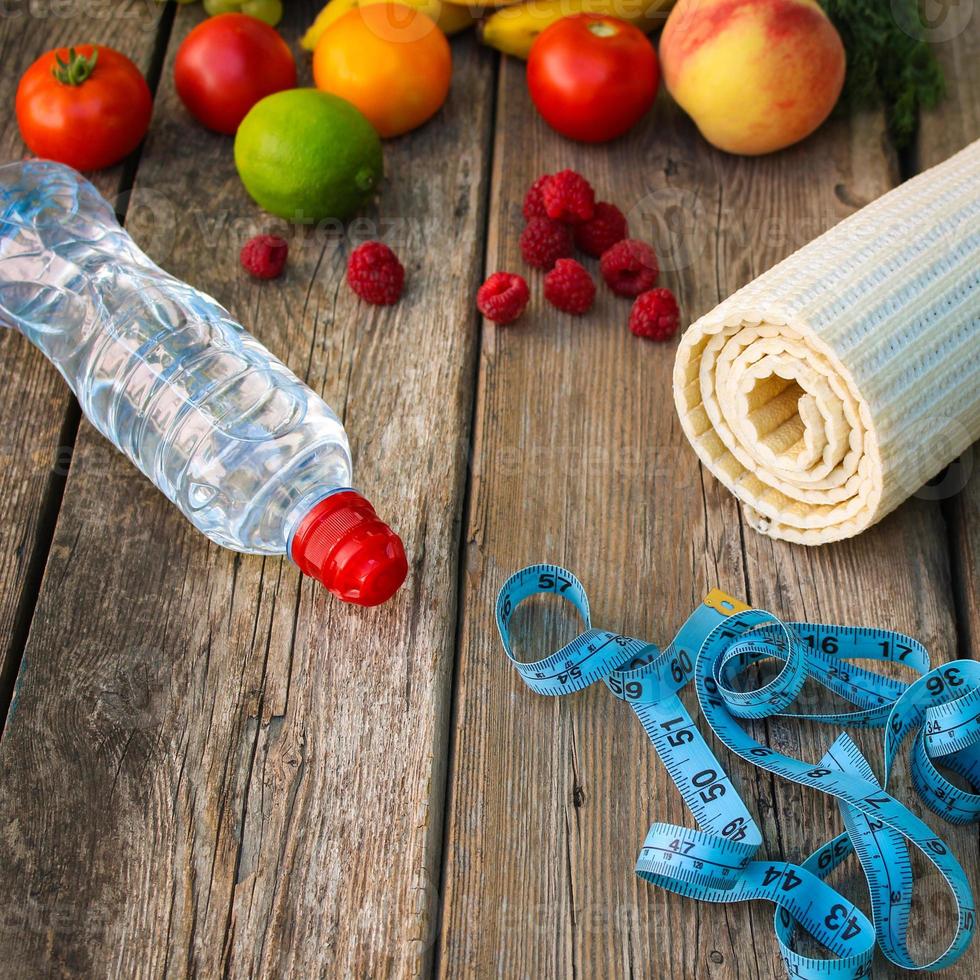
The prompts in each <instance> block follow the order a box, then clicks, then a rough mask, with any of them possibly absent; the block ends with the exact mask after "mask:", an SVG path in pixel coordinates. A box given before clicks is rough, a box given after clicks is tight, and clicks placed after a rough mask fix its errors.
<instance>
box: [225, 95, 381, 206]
mask: <svg viewBox="0 0 980 980" xmlns="http://www.w3.org/2000/svg"><path fill="white" fill-rule="evenodd" d="M235 166H236V167H238V176H239V177H241V178H242V183H243V184H244V185H245V189H246V190H247V191H248V192H249V194H251V195H252V197H253V198H254V199H255V203H256V204H258V205H259V207H261V208H264V209H265V210H266V211H271V212H272V213H273V214H277V215H279V217H280V218H286V219H287V220H288V221H299V222H303V223H305V224H312V223H315V222H317V221H322V220H323V219H325V218H339V219H341V220H343V219H344V218H347V217H349V216H350V215H352V214H353V213H354V212H355V211H357V210H358V208H360V207H362V206H363V205H364V204H365V202H367V201H368V200H369V199H370V198H371V196H372V195H373V194H374V192H375V190H376V189H377V186H378V184H379V182H380V181H381V175H382V172H383V165H382V157H381V140H380V139H378V134H377V133H376V132H375V130H374V127H373V126H372V125H371V124H370V123H369V122H368V121H367V119H365V117H364V116H363V115H362V114H361V113H360V111H359V110H357V109H355V108H354V106H352V105H351V104H350V103H349V102H347V101H346V100H345V99H341V98H338V97H337V96H336V95H329V94H328V93H326V92H320V91H318V90H317V89H315V88H294V89H289V90H287V91H285V92H276V93H275V94H274V95H268V96H266V97H265V98H264V99H262V100H261V101H260V102H257V103H256V104H255V105H254V106H252V108H251V109H250V110H249V113H248V115H247V116H246V117H245V118H244V119H243V120H242V122H241V125H240V126H239V127H238V132H237V133H236V134H235Z"/></svg>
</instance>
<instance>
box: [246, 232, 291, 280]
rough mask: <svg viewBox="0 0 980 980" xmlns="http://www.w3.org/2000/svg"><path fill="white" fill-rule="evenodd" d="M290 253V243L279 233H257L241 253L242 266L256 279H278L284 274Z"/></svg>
mask: <svg viewBox="0 0 980 980" xmlns="http://www.w3.org/2000/svg"><path fill="white" fill-rule="evenodd" d="M288 254H289V243H288V242H287V241H286V239H285V238H280V237H279V236H278V235H256V236H255V237H254V238H250V239H249V240H248V241H247V242H246V243H245V244H244V245H243V246H242V250H241V252H240V253H239V256H238V257H239V259H240V260H241V263H242V268H243V269H244V270H245V271H246V272H247V273H248V274H249V275H250V276H255V278H256V279H276V278H277V277H278V276H280V275H281V274H282V270H283V269H284V268H285V265H286V256H287V255H288Z"/></svg>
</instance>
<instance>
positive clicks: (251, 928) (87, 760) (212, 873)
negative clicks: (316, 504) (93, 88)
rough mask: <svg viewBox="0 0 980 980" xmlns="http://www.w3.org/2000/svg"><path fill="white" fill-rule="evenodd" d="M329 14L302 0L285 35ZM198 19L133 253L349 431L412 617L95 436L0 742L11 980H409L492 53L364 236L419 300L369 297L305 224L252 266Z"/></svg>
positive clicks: (471, 371)
mask: <svg viewBox="0 0 980 980" xmlns="http://www.w3.org/2000/svg"><path fill="white" fill-rule="evenodd" d="M315 7H316V4H314V3H299V4H290V5H289V6H288V10H287V18H286V20H285V21H284V24H283V30H284V33H285V34H286V36H287V37H288V38H289V39H290V40H293V41H295V39H296V38H297V37H298V36H299V33H300V31H301V29H302V28H303V27H305V26H306V23H307V22H308V21H309V20H310V19H311V18H312V15H313V13H314V9H315ZM202 16H203V14H202V12H201V10H200V8H199V7H198V6H193V7H181V8H180V9H179V12H178V14H177V19H176V23H175V26H174V31H173V36H172V38H171V40H170V45H169V49H168V53H167V59H166V63H165V65H164V72H163V81H162V84H161V87H160V95H159V98H158V101H157V106H156V114H155V120H154V125H153V129H152V132H151V134H150V137H149V140H148V143H147V146H146V150H145V152H144V155H143V158H142V161H141V165H140V168H139V172H138V173H137V177H136V187H135V191H134V198H133V206H134V207H135V206H136V205H138V206H139V207H140V209H141V210H142V211H143V217H142V219H141V220H142V224H141V229H142V232H141V233H140V232H137V238H138V239H139V240H140V241H141V242H142V243H143V244H145V245H146V246H147V249H148V251H149V252H150V253H151V255H152V256H153V257H154V258H155V259H157V260H159V261H160V262H161V264H163V265H164V266H165V267H167V268H168V269H170V270H171V271H173V272H174V273H175V274H176V275H178V276H181V277H183V278H186V279H187V280H189V281H191V282H193V283H195V284H196V285H198V286H201V287H202V288H204V289H205V290H207V291H209V292H211V293H212V294H214V295H215V296H216V297H218V298H219V300H221V301H222V302H223V303H225V305H227V306H228V307H229V309H231V310H232V311H233V312H234V313H235V314H236V315H237V316H238V317H239V318H240V319H241V320H242V321H244V322H245V323H246V324H248V325H249V326H250V327H251V328H252V329H253V330H254V331H255V332H256V333H257V335H258V336H259V337H260V339H262V340H263V341H265V342H266V343H267V344H268V345H269V346H270V348H271V349H272V350H273V351H274V352H275V353H277V354H278V355H280V356H281V357H283V358H284V359H285V360H286V361H287V363H289V364H290V366H291V367H293V368H294V369H295V370H296V371H297V372H298V373H299V374H300V375H302V376H304V377H305V378H307V379H308V381H309V382H310V384H311V385H312V386H313V387H314V388H315V389H316V390H317V391H319V392H322V393H323V394H324V395H325V396H326V397H327V398H328V400H329V401H330V402H331V403H332V404H333V405H334V407H335V408H336V409H337V410H338V411H339V412H340V413H341V414H342V415H343V417H344V419H345V421H346V423H347V424H348V427H349V430H350V433H351V436H352V443H353V450H354V454H355V465H356V466H357V480H358V485H359V487H360V488H362V489H363V491H364V492H365V493H366V494H367V495H369V496H370V497H371V498H372V499H374V500H375V501H376V503H377V505H378V507H379V509H380V510H381V511H382V513H383V514H384V515H385V516H386V517H388V518H389V519H390V520H391V522H392V524H393V525H394V526H395V527H396V528H397V529H398V530H399V531H400V532H401V534H402V535H403V538H404V541H405V544H406V547H407V549H408V551H409V554H410V557H411V562H412V571H411V575H410V579H409V582H408V583H407V585H406V587H405V588H404V590H403V591H402V592H401V593H400V595H399V598H398V599H397V601H395V602H392V603H390V604H388V605H386V606H384V607H382V608H379V609H377V610H374V611H367V612H366V611H364V610H360V609H352V608H345V607H342V606H341V604H340V603H338V602H336V601H335V600H333V599H332V598H330V597H329V596H328V595H327V594H326V593H325V592H324V591H323V590H322V589H320V588H319V587H317V586H315V584H314V583H311V582H306V583H301V581H300V576H299V573H298V571H297V570H296V569H295V568H294V567H293V566H292V565H291V564H289V563H287V562H284V561H279V560H266V561H263V560H260V559H258V558H251V557H243V556H235V555H234V554H232V553H230V552H227V551H224V550H222V549H220V548H218V547H215V546H212V545H210V544H209V543H208V542H207V540H206V539H204V538H203V537H202V536H201V535H199V534H197V533H196V532H195V531H194V530H193V529H192V528H190V526H189V525H188V524H187V523H186V522H185V521H184V519H183V518H182V517H181V516H180V515H179V513H178V512H177V511H176V510H175V509H174V508H173V507H172V506H171V505H170V504H168V503H167V502H166V500H164V499H163V498H162V497H161V495H160V494H159V493H158V492H157V491H156V490H154V488H153V487H152V486H150V485H149V483H148V482H147V481H146V480H145V479H144V478H143V477H141V476H140V475H139V474H138V473H137V472H136V471H135V470H134V469H133V468H132V467H131V466H130V465H129V464H128V463H127V462H126V461H125V460H124V459H122V458H121V457H120V456H119V455H118V454H116V453H114V452H113V450H112V449H111V447H109V446H108V445H107V444H106V443H105V441H104V440H102V439H101V438H100V437H99V436H97V435H96V434H95V433H94V431H93V430H92V429H91V428H90V427H88V425H87V424H84V423H83V426H82V429H81V432H80V434H79V440H78V448H77V453H76V458H75V462H74V463H73V466H72V470H71V474H70V478H69V480H68V484H67V488H66V492H65V499H64V503H63V506H62V510H61V513H60V515H59V519H58V524H57V529H56V532H55V537H54V543H53V546H52V549H51V554H50V558H49V561H48V567H47V570H46V573H45V576H44V582H43V585H42V588H41V594H40V597H39V600H38V607H37V613H36V616H35V620H34V625H33V628H32V631H31V636H30V641H29V644H28V648H27V652H26V655H25V659H24V665H23V667H22V669H21V677H20V682H19V694H18V699H17V704H16V710H15V711H13V712H12V714H11V718H10V722H9V724H8V728H7V732H6V736H5V738H4V742H3V751H2V753H0V786H2V788H3V797H2V801H0V828H2V835H3V836H2V842H3V847H2V849H0V853H2V857H0V864H2V867H0V878H2V879H3V880H4V881H5V882H8V883H9V888H10V890H11V892H12V894H11V902H12V903H13V904H15V905H16V907H17V908H18V910H19V912H18V916H17V921H16V922H15V921H12V920H11V919H10V918H9V917H7V918H5V919H4V920H3V922H4V924H3V929H2V932H0V944H2V948H3V956H4V962H5V963H7V964H8V965H9V964H14V974H15V975H18V976H37V975H53V974H62V973H79V974H84V975H96V976H101V975H111V976H120V977H131V976H151V975H173V976H182V975H186V974H190V973H196V974H200V975H203V976H215V975H219V974H223V973H226V972H227V973H228V974H229V975H234V976H248V975H266V976H287V975H291V976H305V977H313V976H347V975H358V976H367V975H371V976H387V975H391V976H408V975H413V974H416V973H419V972H423V971H424V970H425V968H426V963H427V962H428V960H429V959H430V957H431V954H432V941H431V936H432V933H433V928H434V926H433V923H434V916H435V913H436V904H437V890H438V876H439V848H440V845H441V840H442V813H443V796H442V793H443V788H444V780H445V760H446V746H445V738H446V734H447V721H448V708H449V684H450V675H451V669H452V658H453V645H454V641H455V630H456V589H457V555H458V535H459V523H460V513H461V508H462V495H463V491H464V486H465V467H466V453H465V447H466V446H467V445H468V442H469V422H470V411H471V406H472V400H473V395H472V384H473V379H474V377H475V353H476V336H477V323H476V317H475V314H474V312H473V310H472V295H473V293H474V291H475V289H476V286H477V284H478V277H479V274H480V271H481V264H482V244H483V238H484V209H485V183H486V178H487V174H486V166H487V164H486V161H487V159H488V152H487V150H488V140H489V134H490V123H491V120H490V107H491V105H492V97H491V84H492V79H493V74H494V58H493V56H492V55H491V54H490V53H489V52H487V51H486V50H483V49H480V48H478V47H477V45H476V43H475V39H474V38H473V37H472V36H470V37H467V38H464V39H461V40H460V41H459V42H458V43H455V44H454V54H455V56H456V70H455V77H454V79H453V90H452V95H451V97H450V100H449V102H448V104H447V105H446V106H445V107H444V109H443V110H442V111H441V112H440V114H439V116H438V117H437V118H436V119H435V120H433V121H432V122H431V123H430V124H429V125H428V126H426V127H425V128H423V129H421V130H419V131H418V132H417V133H414V134H412V135H410V136H408V137H405V138H403V139H400V140H397V141H392V142H390V143H388V144H387V146H386V165H387V181H386V183H385V187H384V190H383V193H382V195H381V199H380V203H379V204H378V206H377V208H376V209H374V210H372V211H371V212H370V213H369V214H367V215H366V216H365V217H364V218H363V219H361V221H360V223H359V224H358V223H355V224H354V225H352V226H351V228H350V229H349V239H350V240H359V239H361V238H369V237H381V236H386V237H388V238H389V239H391V240H393V241H394V242H395V243H396V244H397V247H398V248H399V250H400V252H401V254H402V255H403V257H404V259H405V261H406V264H407V268H408V282H409V285H408V288H407V292H406V295H405V297H404V299H403V301H402V302H401V303H400V304H399V306H398V307H397V308H393V309H391V310H375V309H371V308H368V307H366V306H364V305H362V304H361V303H360V302H359V301H357V300H356V298H355V297H353V295H352V294H351V293H350V291H349V290H348V289H347V287H346V286H345V285H344V283H343V271H344V268H345V261H346V255H347V253H348V249H349V245H350V240H348V238H347V237H341V236H337V235H331V234H329V233H328V232H327V231H324V230H319V231H309V232H305V231H303V230H302V229H291V230H289V231H288V234H289V236H290V242H291V254H290V264H289V267H288V271H287V273H286V276H285V278H284V279H283V280H282V281H280V282H277V283H266V284H257V283H253V282H251V281H248V280H247V277H246V276H245V275H244V273H243V272H242V271H241V269H240V268H239V266H238V258H237V256H238V250H239V249H240V247H241V245H242V244H243V242H244V241H245V239H246V238H247V237H248V236H249V234H251V233H252V231H253V230H258V229H259V228H261V229H263V230H267V229H271V228H278V227H279V226H277V225H276V223H275V222H270V221H268V220H267V219H266V218H264V217H262V216H261V215H260V212H259V211H258V209H257V208H256V207H255V206H254V205H253V204H252V203H251V201H250V200H249V199H248V198H247V196H246V195H245V192H244V190H243V189H242V187H241V185H240V183H239V181H238V179H237V177H236V175H235V170H234V165H233V161H232V153H231V141H230V140H229V139H228V138H225V137H219V136H216V135H212V134H208V133H206V132H204V131H203V130H202V129H201V128H200V127H198V126H196V125H194V124H192V123H191V122H190V121H189V120H188V118H187V117H186V115H185V113H184V110H183V108H182V107H181V106H180V104H179V102H178V100H177V98H176V97H175V94H174V90H173V85H172V64H173V57H174V52H175V50H176V46H177V44H179V42H180V40H181V39H182V38H183V36H185V34H186V32H187V31H188V30H189V28H190V27H191V26H192V25H193V24H194V23H196V22H197V21H198V20H199V19H200V18H201V17H202ZM305 71H306V69H305V68H304V72H305ZM447 147H452V152H451V153H448V152H447V151H446V148H447ZM433 297H439V302H434V300H433ZM358 464H359V465H358Z"/></svg>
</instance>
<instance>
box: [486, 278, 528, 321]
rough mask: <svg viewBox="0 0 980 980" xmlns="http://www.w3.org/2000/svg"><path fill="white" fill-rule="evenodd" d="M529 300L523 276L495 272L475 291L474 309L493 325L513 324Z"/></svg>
mask: <svg viewBox="0 0 980 980" xmlns="http://www.w3.org/2000/svg"><path fill="white" fill-rule="evenodd" d="M530 298H531V294H530V292H529V291H528V288H527V283H526V282H525V281H524V277H523V276H519V275H517V274H516V273H513V272H495V273H494V274H493V275H492V276H490V278H489V279H487V281H486V282H485V283H484V284H483V285H482V286H481V287H480V288H479V289H478V290H477V293H476V308H477V309H478V310H479V311H480V312H481V313H482V314H483V315H484V316H485V317H486V318H487V319H488V320H493V322H494V323H499V324H505V323H513V322H514V321H515V320H516V319H517V318H518V317H519V316H520V315H521V314H522V313H523V312H524V308H525V307H526V306H527V301H528V300H529V299H530Z"/></svg>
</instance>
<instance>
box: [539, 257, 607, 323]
mask: <svg viewBox="0 0 980 980" xmlns="http://www.w3.org/2000/svg"><path fill="white" fill-rule="evenodd" d="M544 296H545V299H546V300H548V302H549V303H551V304H552V306H557V307H558V309H559V310H564V311H565V312H566V313H585V312H586V311H587V310H588V309H589V307H591V306H592V301H593V300H594V299H595V283H594V282H593V281H592V276H590V275H589V274H588V272H586V271H585V269H584V268H583V267H582V266H581V265H580V264H579V263H578V262H576V261H575V259H559V260H558V261H557V262H556V263H555V267H554V268H553V269H552V270H551V272H549V273H548V274H547V275H546V276H545V277H544Z"/></svg>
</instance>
